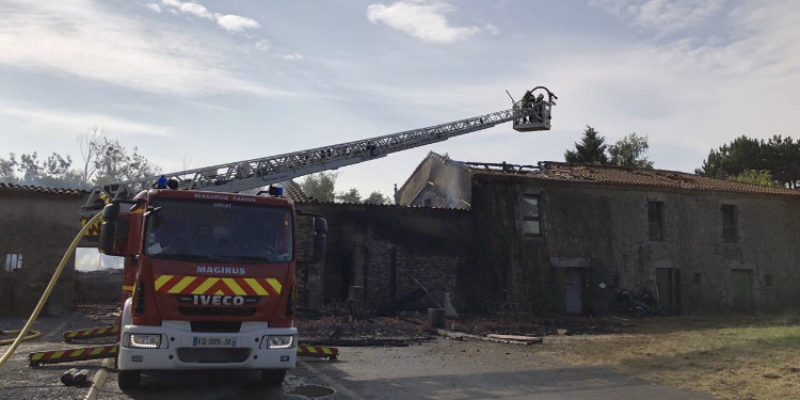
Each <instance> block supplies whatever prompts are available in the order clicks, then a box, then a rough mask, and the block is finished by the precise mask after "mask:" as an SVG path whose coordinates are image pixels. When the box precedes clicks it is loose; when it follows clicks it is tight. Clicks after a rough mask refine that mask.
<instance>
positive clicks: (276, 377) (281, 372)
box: [261, 369, 286, 386]
mask: <svg viewBox="0 0 800 400" xmlns="http://www.w3.org/2000/svg"><path fill="white" fill-rule="evenodd" d="M284 379H286V370H285V369H265V370H263V371H261V380H262V381H263V382H264V383H266V384H267V386H280V385H281V384H282V383H283V380H284Z"/></svg>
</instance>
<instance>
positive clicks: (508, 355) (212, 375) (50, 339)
mask: <svg viewBox="0 0 800 400" xmlns="http://www.w3.org/2000/svg"><path fill="white" fill-rule="evenodd" d="M22 323H23V321H22V320H9V319H0V328H4V329H13V328H18V327H20V326H21V324H22ZM97 325H98V323H96V322H93V321H91V320H89V319H86V318H72V319H44V320H42V321H41V322H38V323H37V329H39V330H41V331H42V332H43V334H44V337H43V338H40V339H36V340H34V341H31V342H26V343H25V344H24V345H23V346H22V348H21V349H20V351H19V352H18V353H17V354H16V355H15V356H14V357H13V358H12V359H11V361H10V363H9V364H8V365H6V366H5V367H4V368H3V369H2V370H0V398H1V399H83V398H85V396H86V394H87V393H88V390H89V389H88V386H85V387H80V388H75V387H66V386H63V385H62V384H61V383H60V381H59V377H60V375H61V373H62V372H63V371H65V370H66V369H69V368H71V367H80V368H87V369H90V370H91V371H92V373H94V371H96V370H97V369H99V368H100V361H99V360H94V361H84V362H79V363H72V364H69V365H51V366H43V367H37V368H30V367H28V366H27V365H28V360H27V354H28V353H29V352H30V351H40V350H53V349H62V348H70V347H80V345H67V344H64V343H61V336H60V332H61V331H62V330H65V329H74V328H87V327H92V326H97ZM51 332H52V334H51V335H48V334H49V333H51ZM2 350H3V348H0V351H2ZM116 378H117V374H116V372H115V370H113V369H110V370H109V375H108V380H107V381H106V383H105V384H104V385H103V386H101V387H100V391H99V396H98V398H99V399H114V400H122V399H148V400H150V399H152V400H159V399H163V400H195V399H197V400H216V399H237V400H246V399H314V398H321V399H325V400H341V399H352V400H362V399H546V400H566V399H575V400H579V399H591V400H605V399H646V400H662V399H663V400H666V399H670V400H672V399H677V400H682V399H713V398H714V397H712V396H710V395H706V394H701V393H696V392H690V391H685V390H681V389H676V388H671V387H665V386H657V385H652V384H650V383H648V382H643V381H639V380H635V379H631V378H629V377H626V376H624V375H620V374H617V373H614V372H612V371H609V370H607V369H602V368H590V367H574V366H567V365H564V364H560V363H559V362H558V361H557V360H553V359H549V358H546V357H545V356H542V355H540V354H537V353H536V352H535V351H532V349H529V348H527V347H525V346H514V345H504V344H497V343H489V342H471V341H466V342H461V341H451V340H444V339H440V340H437V341H435V342H431V343H426V344H423V345H417V346H411V347H405V348H343V349H341V354H340V357H339V360H337V361H328V360H322V359H303V361H302V362H301V363H300V365H299V367H298V368H297V369H295V370H293V371H290V373H289V374H287V377H286V382H285V383H284V384H283V386H281V387H279V388H268V387H265V386H264V385H263V384H262V383H261V381H260V375H259V374H258V373H257V372H253V371H172V372H160V373H155V374H147V375H145V376H144V377H143V380H142V388H140V389H138V390H134V391H127V392H122V391H120V390H119V388H118V386H117V381H116ZM331 393H332V394H331Z"/></svg>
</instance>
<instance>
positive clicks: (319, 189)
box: [300, 172, 339, 203]
mask: <svg viewBox="0 0 800 400" xmlns="http://www.w3.org/2000/svg"><path fill="white" fill-rule="evenodd" d="M338 177H339V174H338V173H336V172H320V173H318V174H314V175H307V176H306V177H305V178H303V181H302V182H300V188H302V189H303V193H305V194H306V196H308V197H313V198H314V199H317V200H319V201H322V202H331V203H332V202H333V201H335V200H336V195H335V194H334V193H335V192H334V189H335V187H336V178H338Z"/></svg>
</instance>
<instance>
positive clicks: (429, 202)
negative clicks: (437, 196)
mask: <svg viewBox="0 0 800 400" xmlns="http://www.w3.org/2000/svg"><path fill="white" fill-rule="evenodd" d="M425 207H433V199H425Z"/></svg>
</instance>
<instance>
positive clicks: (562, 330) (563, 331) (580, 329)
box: [447, 316, 630, 337]
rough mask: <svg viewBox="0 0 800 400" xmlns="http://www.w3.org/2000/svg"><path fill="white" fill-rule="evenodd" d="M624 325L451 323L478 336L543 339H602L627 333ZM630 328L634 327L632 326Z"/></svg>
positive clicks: (557, 319)
mask: <svg viewBox="0 0 800 400" xmlns="http://www.w3.org/2000/svg"><path fill="white" fill-rule="evenodd" d="M623 325H624V321H620V320H613V319H608V318H588V317H568V316H552V317H547V318H542V317H533V316H515V317H509V316H505V317H495V318H486V317H481V318H462V319H459V320H448V321H447V328H448V330H450V331H454V332H462V333H468V334H472V335H477V336H488V335H492V334H494V335H515V336H533V337H543V336H552V335H561V336H564V335H568V336H569V335H598V334H607V333H618V332H623V331H624V329H623V328H624V326H623ZM628 326H630V325H628Z"/></svg>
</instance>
